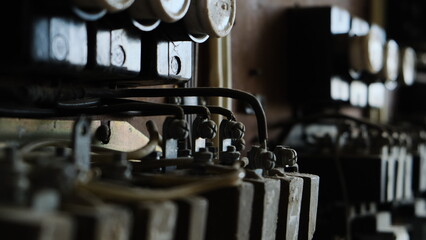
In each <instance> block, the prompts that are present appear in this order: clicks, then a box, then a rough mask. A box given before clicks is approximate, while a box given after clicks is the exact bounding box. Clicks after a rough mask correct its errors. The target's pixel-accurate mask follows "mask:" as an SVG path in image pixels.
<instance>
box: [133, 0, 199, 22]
mask: <svg viewBox="0 0 426 240" xmlns="http://www.w3.org/2000/svg"><path fill="white" fill-rule="evenodd" d="M190 3H191V1H190V0H136V1H135V3H134V4H133V5H132V7H131V8H130V14H131V15H132V17H133V18H135V19H138V20H146V19H151V20H152V19H159V20H161V21H164V22H167V23H173V22H176V21H179V20H180V19H182V18H183V17H184V16H185V14H186V13H187V12H188V9H189V6H190Z"/></svg>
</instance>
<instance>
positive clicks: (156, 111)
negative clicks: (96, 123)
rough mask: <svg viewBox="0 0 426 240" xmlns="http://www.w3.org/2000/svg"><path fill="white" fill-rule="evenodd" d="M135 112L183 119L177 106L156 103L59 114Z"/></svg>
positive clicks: (121, 105)
mask: <svg viewBox="0 0 426 240" xmlns="http://www.w3.org/2000/svg"><path fill="white" fill-rule="evenodd" d="M132 111H137V113H135V114H130V115H136V116H162V115H174V116H175V117H176V118H179V119H183V118H184V117H185V114H184V111H183V109H182V108H181V107H179V106H177V105H170V104H159V103H158V104H157V103H146V102H134V101H132V102H128V103H118V104H111V105H102V106H100V107H97V108H93V107H89V108H73V109H62V111H61V112H60V113H61V114H62V115H63V116H73V115H79V114H86V115H116V114H119V113H126V112H132Z"/></svg>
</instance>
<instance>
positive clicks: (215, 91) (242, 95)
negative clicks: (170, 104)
mask: <svg viewBox="0 0 426 240" xmlns="http://www.w3.org/2000/svg"><path fill="white" fill-rule="evenodd" d="M84 93H85V97H92V98H133V97H195V96H202V97H228V98H232V99H236V100H239V101H243V102H246V103H249V104H250V105H251V107H252V108H253V110H254V112H255V114H256V119H257V124H258V135H259V139H260V143H261V144H262V145H263V146H264V147H266V145H267V140H268V131H267V122H266V115H265V111H264V110H263V107H262V105H261V104H260V102H259V100H258V99H257V98H256V97H255V96H253V95H252V94H250V93H246V92H243V91H239V90H234V89H228V88H157V89H124V90H107V89H104V90H102V89H101V90H99V89H85V90H84Z"/></svg>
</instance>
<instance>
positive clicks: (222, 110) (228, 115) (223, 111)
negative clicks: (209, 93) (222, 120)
mask: <svg viewBox="0 0 426 240" xmlns="http://www.w3.org/2000/svg"><path fill="white" fill-rule="evenodd" d="M207 108H208V109H209V110H210V112H211V113H212V114H219V115H222V116H224V117H226V118H227V119H228V120H232V121H235V120H237V119H236V117H235V115H234V113H233V112H232V111H231V110H229V109H226V108H223V107H218V106H207Z"/></svg>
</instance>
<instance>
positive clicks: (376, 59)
mask: <svg viewBox="0 0 426 240" xmlns="http://www.w3.org/2000/svg"><path fill="white" fill-rule="evenodd" d="M312 19H315V21H312ZM288 21H289V23H290V26H289V33H288V36H289V46H291V47H289V61H288V62H289V64H290V67H289V71H290V73H289V74H290V78H291V79H292V81H291V82H290V83H291V87H290V89H292V92H293V93H299V92H306V93H307V94H306V95H295V94H291V93H290V95H291V98H292V99H293V100H294V101H295V102H299V103H300V102H302V103H308V102H316V103H322V104H326V103H330V102H340V103H347V104H351V105H352V106H357V107H367V106H370V107H373V108H381V107H384V105H385V103H386V97H387V96H386V92H387V91H389V90H390V91H392V90H394V89H395V88H396V87H398V86H399V85H404V86H405V85H408V86H410V85H412V84H413V83H414V82H415V78H416V61H417V59H416V53H415V51H414V50H413V48H411V47H408V46H403V47H400V46H399V45H398V44H397V43H396V41H394V40H392V39H387V37H386V32H385V30H384V29H383V28H381V27H380V26H379V25H376V24H369V23H368V22H366V21H364V20H363V19H361V18H358V17H356V16H351V14H350V13H349V12H348V11H346V10H344V9H340V8H338V7H317V8H296V9H292V10H290V11H289V13H288ZM305 68H309V69H310V71H304V70H303V69H305ZM306 86H310V87H309V88H306ZM295 89H300V91H294V90H295Z"/></svg>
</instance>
